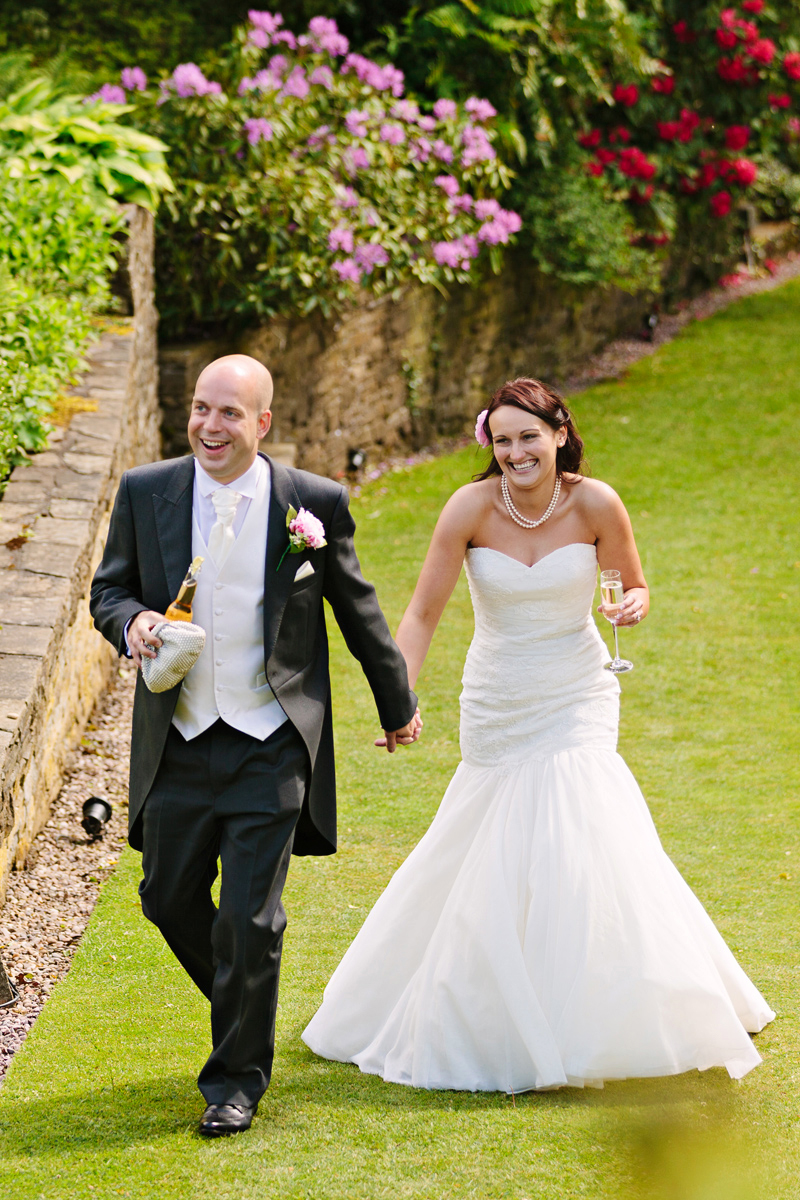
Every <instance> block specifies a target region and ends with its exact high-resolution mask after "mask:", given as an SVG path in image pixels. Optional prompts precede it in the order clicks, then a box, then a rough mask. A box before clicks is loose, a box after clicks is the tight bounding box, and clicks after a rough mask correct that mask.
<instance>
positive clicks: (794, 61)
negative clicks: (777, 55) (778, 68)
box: [783, 50, 800, 79]
mask: <svg viewBox="0 0 800 1200" xmlns="http://www.w3.org/2000/svg"><path fill="white" fill-rule="evenodd" d="M783 69H784V71H785V72H786V74H787V75H788V76H789V78H790V79H800V54H798V52H797V51H796V50H792V51H791V52H790V53H789V54H785V55H784V56H783Z"/></svg>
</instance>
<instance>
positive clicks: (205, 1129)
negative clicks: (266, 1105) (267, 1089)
mask: <svg viewBox="0 0 800 1200" xmlns="http://www.w3.org/2000/svg"><path fill="white" fill-rule="evenodd" d="M256 1107H257V1105H253V1107H252V1108H248V1107H247V1105H245V1104H209V1106H208V1108H207V1109H206V1111H205V1112H204V1113H203V1117H202V1120H201V1121H200V1132H201V1134H202V1135H203V1137H226V1136H227V1135H228V1134H229V1133H241V1132H242V1131H243V1130H245V1129H249V1128H250V1125H251V1123H252V1120H253V1117H254V1116H255V1113H256Z"/></svg>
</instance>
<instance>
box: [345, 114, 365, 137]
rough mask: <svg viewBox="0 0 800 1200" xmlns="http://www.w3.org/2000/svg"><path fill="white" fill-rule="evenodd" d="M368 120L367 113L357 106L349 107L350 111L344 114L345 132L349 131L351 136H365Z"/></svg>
mask: <svg viewBox="0 0 800 1200" xmlns="http://www.w3.org/2000/svg"><path fill="white" fill-rule="evenodd" d="M368 120H369V113H368V112H364V111H362V110H361V109H358V108H351V109H350V112H348V113H345V115H344V123H345V127H346V129H347V132H348V133H351V134H352V135H353V137H366V136H367V121H368Z"/></svg>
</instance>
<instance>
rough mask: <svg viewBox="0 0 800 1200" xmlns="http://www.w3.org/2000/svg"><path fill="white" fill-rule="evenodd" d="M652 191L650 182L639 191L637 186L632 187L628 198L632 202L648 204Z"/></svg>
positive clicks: (653, 189)
mask: <svg viewBox="0 0 800 1200" xmlns="http://www.w3.org/2000/svg"><path fill="white" fill-rule="evenodd" d="M654 191H655V188H654V187H653V185H652V183H648V185H647V187H646V188H645V189H644V191H643V192H640V191H639V189H638V187H632V188H631V194H630V199H631V200H632V201H633V203H634V204H649V203H650V199H651V197H652V195H653V192H654Z"/></svg>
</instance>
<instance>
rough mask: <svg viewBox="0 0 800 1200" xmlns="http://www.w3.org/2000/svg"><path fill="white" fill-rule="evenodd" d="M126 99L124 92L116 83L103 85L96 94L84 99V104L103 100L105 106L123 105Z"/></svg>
mask: <svg viewBox="0 0 800 1200" xmlns="http://www.w3.org/2000/svg"><path fill="white" fill-rule="evenodd" d="M126 99H127V97H126V95H125V92H124V91H123V89H122V88H121V87H119V86H118V85H117V84H116V83H104V84H103V86H102V87H101V88H100V90H99V91H98V92H94V93H93V94H92V95H91V96H87V97H86V103H87V104H93V103H94V102H95V101H97V100H103V101H104V102H105V103H106V104H124V103H125V101H126Z"/></svg>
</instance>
